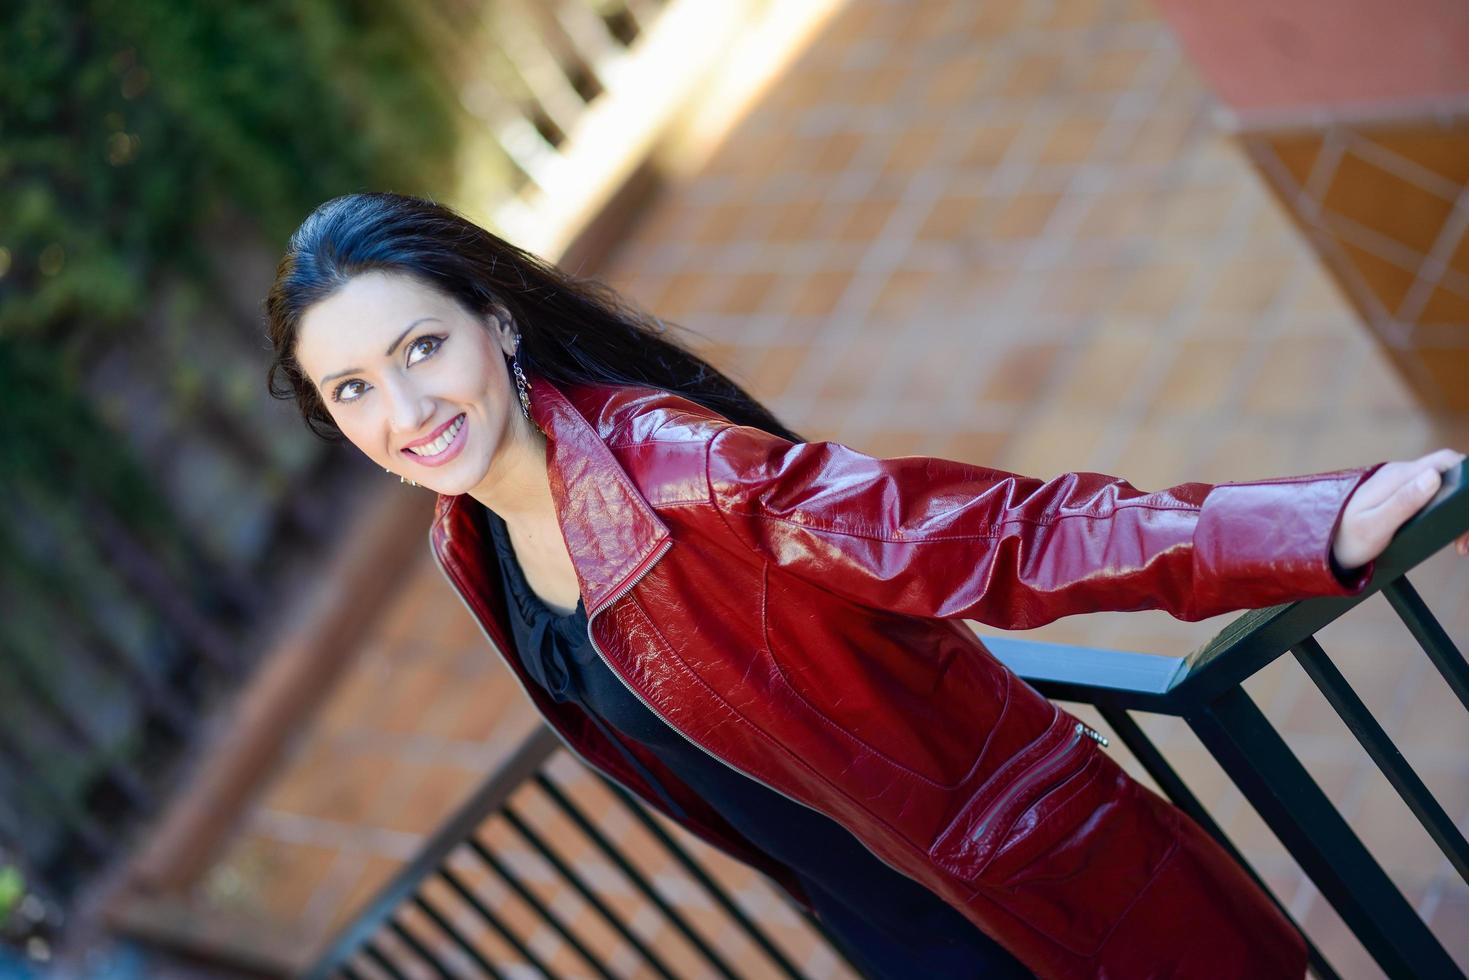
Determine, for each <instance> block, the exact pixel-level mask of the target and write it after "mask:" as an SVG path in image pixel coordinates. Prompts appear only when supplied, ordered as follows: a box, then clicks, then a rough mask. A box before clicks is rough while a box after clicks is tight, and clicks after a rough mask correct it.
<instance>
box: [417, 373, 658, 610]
mask: <svg viewBox="0 0 1469 980" xmlns="http://www.w3.org/2000/svg"><path fill="white" fill-rule="evenodd" d="M629 394H631V392H630V391H629V390H628V389H624V388H621V387H620V386H617V385H568V386H566V387H565V389H564V390H563V389H561V388H557V387H556V386H555V385H553V384H552V383H551V382H549V381H547V380H546V379H544V378H540V377H535V376H532V377H531V378H530V412H531V418H532V419H533V420H534V421H535V423H536V424H537V425H539V426H540V427H541V430H542V431H543V432H545V433H546V444H547V448H546V467H547V471H548V474H549V476H550V478H551V497H552V499H553V500H554V502H555V505H556V516H557V520H558V521H559V522H560V524H561V533H562V536H563V537H564V538H565V539H566V545H567V548H568V549H569V550H570V552H571V563H572V565H573V566H574V567H575V569H576V575H577V579H578V581H579V582H580V584H581V593H582V600H583V602H584V603H585V605H586V609H587V614H588V615H589V616H590V615H594V614H595V613H596V612H598V611H600V610H601V609H602V608H603V607H604V606H605V605H608V604H610V603H611V602H612V601H613V600H614V599H616V598H617V596H618V594H619V592H620V591H621V590H622V589H624V588H625V587H626V586H627V585H628V584H629V583H631V582H632V581H633V580H634V578H636V577H637V575H638V574H639V573H640V572H641V571H642V570H643V569H645V568H646V567H647V566H648V565H649V564H651V563H652V561H653V560H654V559H655V558H656V556H657V555H658V554H661V551H662V548H663V546H664V542H665V541H667V540H668V539H669V538H670V535H669V533H668V528H667V526H666V525H664V523H663V522H662V521H661V520H660V519H659V518H658V515H657V514H655V513H654V512H653V508H652V507H651V506H649V504H648V502H647V500H645V499H644V498H643V495H642V494H641V493H639V492H638V490H637V487H635V486H634V485H633V482H632V478H631V477H629V476H628V474H627V471H626V470H624V469H623V468H622V465H621V464H620V463H619V462H618V461H617V458H616V457H615V456H613V454H612V450H610V449H609V448H608V447H607V443H606V441H605V440H604V437H603V435H602V434H601V432H600V431H599V429H598V427H597V426H595V425H593V424H592V422H591V421H588V418H589V417H590V418H594V419H598V420H599V421H603V420H607V419H609V418H611V416H612V415H613V414H614V412H615V410H616V408H617V407H618V404H619V402H620V401H621V400H625V398H626V396H627V395H629ZM478 506H479V505H478V503H477V502H476V501H475V499H474V498H473V497H471V496H469V494H455V495H444V494H440V495H439V498H438V501H437V503H436V504H435V508H434V523H433V526H432V528H431V529H430V541H431V543H432V546H433V548H434V550H435V551H436V552H438V554H439V555H440V556H441V557H444V558H446V559H452V560H453V561H454V563H455V564H457V565H458V566H460V567H461V568H468V569H470V570H474V569H479V568H482V567H483V565H484V563H485V562H486V561H487V559H488V557H490V556H487V555H486V554H484V551H485V549H484V548H483V547H482V546H481V545H482V544H483V538H482V536H481V535H480V533H479V532H478V530H477V524H476V523H475V509H476V508H477V507H478ZM476 580H481V579H480V577H479V576H476Z"/></svg>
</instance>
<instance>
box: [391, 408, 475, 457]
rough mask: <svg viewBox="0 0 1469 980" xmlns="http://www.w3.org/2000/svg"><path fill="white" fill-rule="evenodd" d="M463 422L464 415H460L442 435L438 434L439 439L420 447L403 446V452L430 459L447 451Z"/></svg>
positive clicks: (462, 426)
mask: <svg viewBox="0 0 1469 980" xmlns="http://www.w3.org/2000/svg"><path fill="white" fill-rule="evenodd" d="M464 422H465V419H464V415H463V413H460V414H459V415H458V416H457V417H456V418H455V419H454V421H453V422H450V423H449V427H448V428H447V429H445V430H444V431H443V432H442V433H440V435H439V437H438V438H437V439H435V440H434V441H433V442H430V443H425V444H424V445H421V446H413V447H409V446H404V447H403V451H404V452H405V453H412V454H413V455H415V456H420V457H423V458H425V459H431V458H433V457H434V456H438V455H439V454H441V453H443V452H444V450H446V449H448V448H449V446H450V445H452V444H453V442H454V437H455V436H457V435H459V430H460V429H462V428H464Z"/></svg>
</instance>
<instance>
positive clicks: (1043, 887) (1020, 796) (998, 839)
mask: <svg viewBox="0 0 1469 980" xmlns="http://www.w3.org/2000/svg"><path fill="white" fill-rule="evenodd" d="M1062 718H1063V719H1066V720H1067V721H1068V722H1069V723H1070V727H1069V728H1067V729H1065V730H1064V732H1063V734H1062V735H1061V737H1059V738H1053V740H1051V741H1050V742H1049V744H1048V747H1047V748H1046V750H1045V751H1043V752H1041V753H1040V754H1038V755H1037V756H1035V757H1033V761H1030V762H1028V763H1027V764H1026V765H1025V767H1024V769H1023V770H1022V771H1021V772H1019V773H1018V774H1017V775H1014V776H1013V777H1012V778H1011V779H1009V780H1007V781H1006V785H1005V786H1004V788H1003V789H1000V790H992V791H990V792H987V793H983V794H982V795H978V796H976V799H975V801H974V802H975V804H976V806H974V807H973V808H972V812H971V809H970V808H966V811H965V812H962V813H961V814H960V816H959V818H958V819H956V820H955V821H954V822H953V823H952V824H950V826H949V827H948V828H947V829H946V830H945V831H944V833H943V834H942V835H941V836H940V837H939V838H938V840H936V841H935V842H934V845H933V847H932V849H931V851H930V857H931V858H932V859H933V861H934V862H935V863H936V864H937V865H939V866H940V867H941V868H943V869H944V870H946V871H947V872H948V873H949V874H951V875H953V876H955V877H956V878H958V879H959V880H961V881H962V882H963V883H964V884H965V885H966V886H967V887H968V889H969V892H970V901H971V902H972V903H980V904H985V905H989V906H995V905H998V906H1000V907H1002V908H1004V909H1005V910H1006V911H1008V912H1009V913H1010V914H1012V915H1014V916H1016V917H1017V918H1019V919H1021V920H1022V921H1024V922H1026V923H1027V924H1028V925H1029V926H1030V927H1031V928H1033V929H1035V930H1036V931H1037V932H1039V933H1041V934H1043V935H1045V936H1046V937H1048V938H1049V939H1050V940H1051V941H1053V942H1055V943H1057V944H1058V945H1060V946H1063V947H1065V948H1066V949H1068V950H1070V951H1072V952H1074V953H1077V954H1080V955H1083V956H1089V955H1092V954H1094V953H1096V952H1097V951H1098V950H1099V949H1100V948H1101V946H1102V944H1103V943H1104V942H1105V941H1106V939H1107V936H1108V935H1109V934H1110V933H1111V931H1112V929H1113V928H1114V927H1115V926H1116V925H1117V923H1118V922H1119V921H1120V920H1121V918H1122V916H1123V914H1124V913H1125V912H1126V911H1127V909H1128V908H1129V907H1130V906H1131V905H1132V903H1133V902H1134V901H1135V900H1136V899H1137V897H1138V896H1139V895H1141V894H1142V892H1143V890H1144V889H1145V888H1146V887H1147V885H1148V883H1149V882H1150V881H1151V880H1152V879H1153V877H1154V876H1155V874H1156V873H1157V871H1158V869H1159V868H1160V867H1161V865H1162V863H1163V861H1164V860H1165V859H1166V858H1167V856H1168V854H1169V853H1170V852H1171V851H1172V849H1173V847H1174V841H1175V826H1176V823H1175V822H1174V821H1173V820H1172V819H1171V817H1170V815H1169V814H1170V813H1171V808H1169V807H1167V805H1166V804H1164V805H1162V806H1161V807H1160V806H1158V805H1156V802H1154V801H1149V800H1147V799H1145V798H1144V797H1143V795H1142V794H1144V793H1147V791H1146V790H1144V789H1143V788H1142V787H1141V786H1139V785H1138V784H1136V783H1135V782H1133V780H1132V779H1131V778H1130V777H1129V776H1128V775H1127V774H1126V773H1124V772H1123V771H1122V770H1121V769H1120V768H1119V767H1118V766H1117V764H1116V763H1114V762H1113V761H1112V760H1111V759H1109V758H1108V757H1107V756H1106V755H1104V754H1102V753H1101V752H1100V751H1098V750H1097V746H1096V743H1095V742H1094V741H1092V739H1090V738H1088V737H1087V736H1086V729H1085V727H1084V726H1081V725H1080V724H1079V723H1077V722H1075V720H1074V719H1071V718H1069V716H1066V715H1064V714H1063V715H1062ZM1158 802H1160V801H1158ZM1150 804H1151V805H1150Z"/></svg>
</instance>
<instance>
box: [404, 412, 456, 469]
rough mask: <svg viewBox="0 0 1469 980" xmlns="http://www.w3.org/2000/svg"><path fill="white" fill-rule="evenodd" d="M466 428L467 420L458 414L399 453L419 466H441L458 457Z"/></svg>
mask: <svg viewBox="0 0 1469 980" xmlns="http://www.w3.org/2000/svg"><path fill="white" fill-rule="evenodd" d="M468 426H469V420H468V418H467V417H466V416H465V415H464V414H463V413H460V414H459V415H456V416H454V417H453V418H452V419H450V420H449V421H447V422H445V423H444V424H443V425H441V426H439V427H438V428H437V429H435V430H434V431H433V432H431V433H429V434H428V435H427V436H425V437H424V438H422V439H418V440H415V441H414V442H411V443H409V444H408V445H406V446H404V447H403V449H402V450H401V451H402V452H403V454H404V455H406V456H409V457H411V458H412V459H413V461H414V462H416V463H419V464H421V465H424V466H441V465H443V464H444V463H447V462H448V461H449V460H451V459H453V458H454V457H455V456H457V455H459V451H460V450H461V449H462V448H463V446H464V441H465V435H464V430H465V429H466V428H467V427H468Z"/></svg>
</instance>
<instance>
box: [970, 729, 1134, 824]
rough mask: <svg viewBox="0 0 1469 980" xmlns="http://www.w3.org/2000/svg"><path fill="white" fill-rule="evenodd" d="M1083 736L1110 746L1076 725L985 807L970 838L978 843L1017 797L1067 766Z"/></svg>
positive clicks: (1091, 730)
mask: <svg viewBox="0 0 1469 980" xmlns="http://www.w3.org/2000/svg"><path fill="white" fill-rule="evenodd" d="M1083 736H1085V737H1087V738H1090V739H1092V740H1093V741H1095V742H1096V743H1097V744H1098V745H1101V746H1106V745H1107V744H1108V742H1107V737H1106V736H1105V735H1103V734H1102V733H1101V732H1098V731H1097V730H1096V729H1094V728H1088V727H1087V726H1085V725H1083V724H1082V723H1081V722H1077V723H1076V727H1075V728H1073V729H1072V730H1071V737H1070V738H1068V739H1067V740H1066V741H1065V742H1064V743H1063V744H1061V745H1059V746H1057V747H1056V748H1054V749H1052V750H1051V752H1050V754H1049V755H1047V756H1045V757H1044V758H1043V759H1042V760H1041V761H1040V762H1038V763H1036V764H1035V765H1034V766H1032V767H1031V768H1030V771H1028V772H1027V773H1025V775H1023V776H1021V777H1020V778H1019V779H1017V780H1015V782H1013V783H1011V784H1010V787H1009V788H1008V789H1006V790H1005V792H1004V793H1002V794H1001V795H1000V797H999V799H997V800H995V802H994V803H992V804H990V805H989V806H988V807H987V808H986V813H985V815H984V816H983V817H982V818H981V819H980V821H979V826H977V827H975V828H974V830H973V831H972V832H970V834H969V839H970V840H972V841H976V842H977V841H979V840H981V839H983V838H984V835H985V834H986V833H987V832H988V831H989V829H990V827H991V826H992V825H993V824H994V822H995V819H996V818H997V817H999V815H1000V814H1001V813H1003V812H1005V808H1006V807H1007V806H1008V805H1009V804H1010V803H1011V801H1013V800H1014V799H1015V798H1016V797H1017V796H1019V795H1020V794H1021V793H1023V792H1024V791H1025V790H1026V789H1028V788H1030V787H1031V786H1033V785H1035V784H1036V783H1038V782H1043V781H1044V780H1046V779H1048V778H1049V777H1050V776H1051V775H1052V774H1053V773H1054V772H1056V770H1058V769H1060V768H1061V767H1062V766H1063V765H1064V764H1065V762H1066V761H1067V757H1068V756H1070V755H1071V753H1072V751H1073V750H1074V749H1075V748H1076V747H1077V746H1078V745H1080V744H1081V740H1082V737H1083ZM1042 799H1045V796H1044V795H1042V796H1040V797H1038V798H1037V799H1036V801H1035V802H1036V803H1039V802H1040V801H1041V800H1042ZM1032 806H1034V804H1032ZM1017 816H1018V814H1017Z"/></svg>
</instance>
